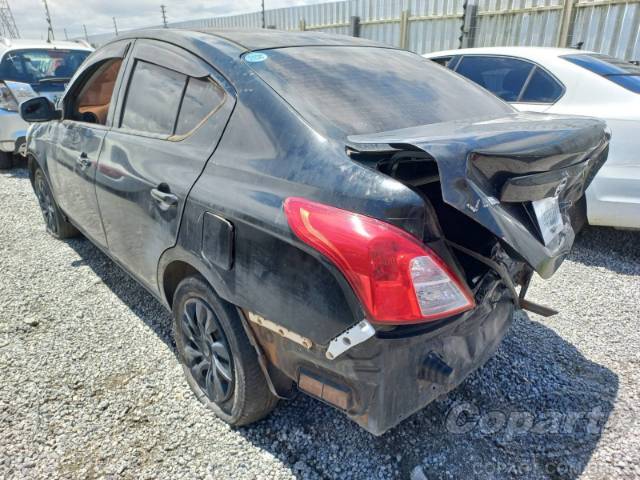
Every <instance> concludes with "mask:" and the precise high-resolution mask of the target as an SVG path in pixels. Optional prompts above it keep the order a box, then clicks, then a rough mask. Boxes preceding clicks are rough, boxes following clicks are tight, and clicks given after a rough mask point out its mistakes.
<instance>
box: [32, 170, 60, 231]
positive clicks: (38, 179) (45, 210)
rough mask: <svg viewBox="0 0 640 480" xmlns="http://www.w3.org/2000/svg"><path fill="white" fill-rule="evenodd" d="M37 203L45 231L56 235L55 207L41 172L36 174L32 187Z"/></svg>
mask: <svg viewBox="0 0 640 480" xmlns="http://www.w3.org/2000/svg"><path fill="white" fill-rule="evenodd" d="M33 189H34V190H35V193H36V197H37V199H38V203H39V204H40V210H41V211H42V216H43V217H44V222H45V224H46V225H47V230H48V231H49V232H50V233H51V234H52V235H54V236H55V235H57V234H58V222H57V221H56V206H55V204H54V203H53V197H52V196H51V190H49V185H47V181H46V180H45V178H44V174H43V173H42V170H38V171H37V172H36V176H35V181H34V185H33Z"/></svg>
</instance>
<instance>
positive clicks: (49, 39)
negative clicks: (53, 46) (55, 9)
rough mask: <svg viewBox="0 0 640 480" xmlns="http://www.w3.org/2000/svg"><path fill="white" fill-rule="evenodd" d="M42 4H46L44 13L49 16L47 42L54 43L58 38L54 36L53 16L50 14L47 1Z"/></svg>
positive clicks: (43, 0)
mask: <svg viewBox="0 0 640 480" xmlns="http://www.w3.org/2000/svg"><path fill="white" fill-rule="evenodd" d="M42 3H44V11H45V13H46V14H47V25H48V30H47V42H52V41H54V40H55V39H56V37H55V36H54V35H53V25H51V15H50V14H49V5H47V0H42Z"/></svg>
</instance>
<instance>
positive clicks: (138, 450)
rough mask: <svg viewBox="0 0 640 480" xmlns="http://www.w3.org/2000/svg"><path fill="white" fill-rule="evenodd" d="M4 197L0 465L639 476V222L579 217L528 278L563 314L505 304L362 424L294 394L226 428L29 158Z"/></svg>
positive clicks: (112, 470)
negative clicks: (512, 313)
mask: <svg viewBox="0 0 640 480" xmlns="http://www.w3.org/2000/svg"><path fill="white" fill-rule="evenodd" d="M0 205H2V208H1V209H0V271H1V272H2V274H1V276H0V312H1V314H0V365H1V367H0V368H1V372H2V376H1V378H0V479H4V478H7V479H8V478H45V477H46V478H94V477H101V478H216V479H220V478H234V479H244V478H256V479H267V478H269V479H271V478H292V477H299V478H366V479H373V478H409V477H410V478H412V479H414V480H416V479H423V478H471V477H477V478H512V477H519V476H522V477H526V478H576V477H580V478H634V477H640V424H639V420H638V419H639V418H640V416H639V413H640V405H639V402H638V400H639V399H640V398H639V396H640V373H639V371H640V368H639V367H640V353H639V352H640V333H639V330H638V328H637V321H638V318H639V317H640V233H632V232H621V231H615V230H611V229H596V228H590V229H588V230H587V231H585V232H584V234H583V235H582V236H581V238H580V239H579V241H578V244H577V247H576V250H575V253H574V254H573V256H572V258H571V259H570V260H569V261H567V262H565V264H564V265H563V267H562V269H561V271H560V272H559V273H558V274H557V275H556V276H554V278H553V279H552V280H551V281H548V282H543V281H541V280H539V279H537V280H536V281H535V282H534V285H533V286H532V290H531V293H530V298H531V299H533V300H537V301H539V302H543V303H545V304H548V305H550V306H554V307H558V308H560V309H561V310H562V312H561V313H560V314H559V315H557V316H556V317H554V318H551V319H543V318H541V317H539V316H537V315H534V314H525V313H521V314H518V316H517V318H516V321H515V324H514V327H513V328H512V329H511V331H510V334H509V335H508V337H507V338H506V340H505V342H504V343H503V345H502V347H501V348H500V350H499V351H498V353H497V355H496V356H495V357H494V358H493V359H491V360H490V361H489V362H488V363H487V364H486V365H485V367H484V368H482V369H481V370H479V371H478V372H476V373H475V374H473V375H472V376H471V377H470V378H469V379H468V380H467V381H465V382H464V383H463V384H462V385H461V386H460V387H459V388H458V389H456V390H455V391H454V392H452V393H451V394H449V395H448V396H446V397H445V398H443V399H441V400H439V401H437V402H435V403H433V404H432V405H430V406H429V407H427V408H426V409H425V410H423V411H422V412H419V413H418V414H416V415H414V416H413V417H411V418H410V419H409V420H407V421H405V422H404V423H403V424H401V425H400V426H399V427H397V428H395V429H394V430H392V431H391V432H389V433H388V434H386V435H384V436H383V437H381V438H375V437H372V436H371V435H369V434H368V433H366V432H364V431H363V430H361V429H359V428H358V427H357V426H356V425H355V424H353V423H351V422H349V421H348V420H346V419H345V418H344V417H343V416H342V415H341V414H339V413H337V412H336V411H334V410H332V409H331V408H329V407H327V406H324V405H322V404H320V403H319V402H316V401H314V400H312V399H309V398H307V397H305V396H302V395H300V396H299V397H298V398H297V399H296V400H294V401H292V402H289V403H287V404H282V405H280V407H279V408H278V409H277V410H276V411H275V412H274V413H273V414H272V415H271V416H270V417H269V418H268V419H266V420H265V421H263V422H261V423H259V424H257V425H255V426H252V427H246V428H241V429H235V430H234V429H232V428H229V427H228V426H226V425H225V424H224V423H222V422H221V421H219V420H217V419H216V418H215V417H214V416H213V415H212V414H211V413H209V412H208V411H207V410H205V409H204V408H203V407H202V406H201V405H200V404H199V403H198V402H197V401H196V400H195V398H194V397H193V396H192V394H191V393H190V391H189V389H188V387H187V384H186V382H185V380H184V379H183V376H182V371H181V369H180V367H179V365H178V362H177V361H176V358H175V350H174V347H173V345H172V340H171V335H170V319H169V315H168V314H167V313H166V312H165V311H164V310H163V309H162V308H161V307H160V305H159V304H158V303H157V302H156V301H155V300H154V299H153V298H152V297H151V296H150V295H149V294H147V293H146V292H145V291H144V290H143V289H142V288H141V287H139V286H138V285H137V284H136V283H135V282H134V281H132V280H131V279H129V278H128V277H127V275H126V274H124V273H123V272H122V271H121V270H120V269H119V268H118V267H116V266H115V265H114V264H113V263H112V262H111V261H109V260H108V259H107V258H106V257H105V256H104V255H103V254H102V253H100V252H99V251H98V250H97V249H96V248H95V247H93V246H92V245H91V244H90V243H89V242H88V241H87V240H84V239H77V240H72V241H67V242H59V241H56V240H54V239H52V238H50V237H49V236H48V235H47V234H46V233H45V231H44V227H43V222H42V219H41V217H40V213H39V211H38V209H37V205H36V201H35V198H34V196H33V193H32V191H31V187H30V185H29V181H28V179H27V176H26V171H24V170H14V171H13V172H10V173H4V174H0ZM399 393H400V392H399ZM603 426H604V427H603Z"/></svg>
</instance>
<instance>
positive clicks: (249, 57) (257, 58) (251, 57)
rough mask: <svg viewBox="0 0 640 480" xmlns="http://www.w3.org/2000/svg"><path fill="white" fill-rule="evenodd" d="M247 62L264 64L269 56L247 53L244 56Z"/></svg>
mask: <svg viewBox="0 0 640 480" xmlns="http://www.w3.org/2000/svg"><path fill="white" fill-rule="evenodd" d="M244 59H245V61H247V62H251V63H256V62H264V61H265V60H266V59H267V54H266V53H262V52H251V53H247V54H246V55H245V56H244Z"/></svg>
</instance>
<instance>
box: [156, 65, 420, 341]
mask: <svg viewBox="0 0 640 480" xmlns="http://www.w3.org/2000/svg"><path fill="white" fill-rule="evenodd" d="M253 78H254V80H253V81H252V80H249V81H248V82H249V84H248V85H242V86H237V85H236V89H237V90H238V92H239V96H238V101H237V104H236V108H235V110H234V112H233V114H232V116H231V119H230V121H229V124H228V125H227V129H226V131H225V133H224V136H223V138H222V140H221V142H220V145H219V146H218V149H217V150H216V152H215V153H214V155H213V157H212V159H211V160H210V161H209V163H208V164H207V166H206V168H205V170H204V172H203V174H202V176H201V177H200V178H199V179H198V181H197V182H196V184H195V185H194V187H193V189H192V191H191V193H190V195H189V198H188V200H187V205H186V207H185V212H184V217H183V221H182V225H181V230H180V234H179V240H178V247H177V248H176V249H174V250H173V251H170V252H167V253H166V255H165V256H164V257H163V259H162V260H161V268H160V278H162V268H163V265H167V264H168V263H169V262H170V261H171V258H179V257H184V258H189V257H191V258H195V259H196V261H197V262H200V264H202V265H204V266H205V268H206V271H207V275H208V278H209V280H210V282H211V283H212V285H213V287H214V288H215V289H216V291H217V293H218V294H219V295H220V296H221V297H223V298H225V299H226V300H228V301H229V302H231V303H233V304H236V305H238V306H240V307H242V308H246V309H248V310H251V311H253V312H255V313H258V314H260V315H262V316H263V317H265V318H267V319H269V320H271V321H273V322H276V323H278V324H279V325H282V326H284V327H286V328H288V329H290V330H292V331H294V332H297V333H300V334H302V335H305V336H307V337H308V338H310V339H311V340H312V341H314V342H316V343H320V344H326V343H327V342H328V341H330V340H331V339H332V338H334V337H335V336H336V335H338V334H339V333H341V332H342V331H344V330H345V329H346V328H348V327H349V326H351V325H353V324H354V323H355V322H357V321H359V320H361V319H362V318H363V315H364V314H363V312H362V310H361V307H360V305H359V303H358V302H357V300H356V299H355V296H354V294H353V292H352V290H351V288H349V286H348V285H347V283H346V281H345V280H344V278H343V277H342V275H341V274H340V273H339V272H338V271H337V270H336V269H335V268H334V267H333V266H332V265H331V264H330V263H329V262H327V261H326V260H325V259H324V258H323V257H321V256H320V255H319V254H318V253H317V252H315V251H313V250H311V249H309V248H308V247H306V246H305V245H303V244H302V243H301V242H300V241H299V240H298V239H297V238H296V237H294V235H293V234H292V232H291V230H290V229H289V226H288V223H287V219H286V218H285V216H284V213H283V209H282V204H283V202H284V200H285V199H286V198H287V197H289V196H301V197H306V198H309V199H312V200H315V201H319V202H323V203H326V204H329V205H333V206H337V207H339V208H344V209H347V210H351V211H355V212H359V213H363V214H365V215H369V216H372V217H376V218H380V219H386V220H387V221H391V222H392V223H395V224H396V225H398V226H400V227H401V228H404V229H405V230H407V231H409V232H410V233H413V234H414V235H415V236H417V237H418V238H421V236H422V228H423V219H424V217H423V216H424V203H423V201H422V200H421V199H420V197H419V196H418V195H417V194H415V193H414V192H412V191H411V190H409V189H408V188H406V187H405V186H403V185H402V184H400V183H398V182H396V181H395V180H392V179H390V178H387V177H385V176H383V175H382V174H380V173H379V172H377V171H374V170H370V169H368V168H365V167H363V166H361V165H359V164H356V163H354V162H352V161H351V160H350V159H349V158H348V157H347V155H346V153H345V143H344V142H340V141H333V140H330V139H327V138H324V137H321V136H320V135H318V134H317V133H316V132H315V131H313V130H312V129H311V128H310V127H309V126H308V125H307V124H306V123H305V122H304V121H303V120H302V119H301V118H300V117H299V116H298V115H297V114H296V113H295V112H293V111H292V110H291V108H290V107H289V106H288V105H287V104H286V103H284V102H283V101H282V99H281V98H280V97H279V96H277V95H276V94H275V93H274V92H273V91H272V90H271V89H269V88H268V87H266V85H265V84H263V83H262V81H261V80H259V79H257V78H255V77H253ZM205 213H213V214H215V215H217V216H219V217H222V218H224V219H226V220H228V221H229V222H231V223H232V224H233V227H234V255H233V263H232V267H231V268H230V269H224V268H221V267H220V266H218V265H213V264H212V263H210V262H208V261H207V260H206V259H205V258H203V255H202V254H201V252H202V248H203V245H202V238H203V235H202V224H203V222H202V219H203V216H204V215H205Z"/></svg>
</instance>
